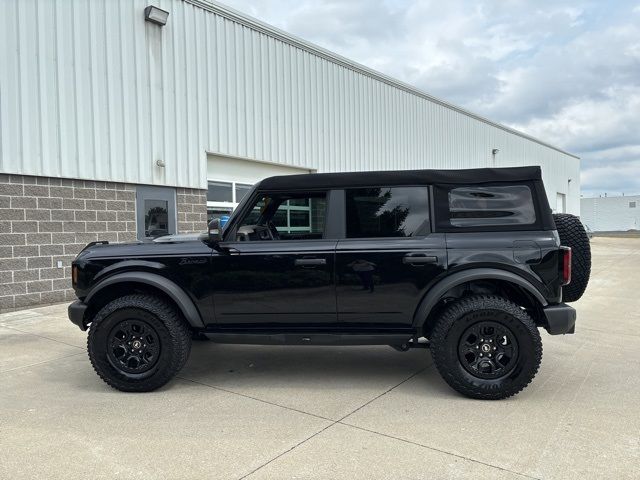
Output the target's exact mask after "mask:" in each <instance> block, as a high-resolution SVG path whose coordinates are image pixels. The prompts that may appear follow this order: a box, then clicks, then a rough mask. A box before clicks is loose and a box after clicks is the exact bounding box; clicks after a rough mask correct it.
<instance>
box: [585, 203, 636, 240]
mask: <svg viewBox="0 0 640 480" xmlns="http://www.w3.org/2000/svg"><path fill="white" fill-rule="evenodd" d="M580 218H581V220H582V223H584V224H585V225H587V226H588V227H589V228H590V229H591V230H593V231H594V232H611V231H622V232H626V231H628V230H640V195H629V196H622V197H596V198H581V199H580Z"/></svg>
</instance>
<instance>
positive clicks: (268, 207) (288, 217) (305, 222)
mask: <svg viewBox="0 0 640 480" xmlns="http://www.w3.org/2000/svg"><path fill="white" fill-rule="evenodd" d="M326 208H327V201H326V194H325V193H314V194H306V195H305V196H299V197H298V196H296V198H291V197H290V196H289V198H286V197H285V198H283V196H282V195H279V194H268V195H264V196H262V197H261V198H258V199H257V201H256V203H255V204H254V206H253V208H252V209H251V211H250V212H248V213H247V215H246V216H245V218H244V219H243V220H242V222H241V225H242V226H253V225H269V224H270V223H273V225H274V226H275V227H276V229H277V233H278V235H279V237H280V240H307V239H320V238H322V236H323V233H324V226H325V215H326Z"/></svg>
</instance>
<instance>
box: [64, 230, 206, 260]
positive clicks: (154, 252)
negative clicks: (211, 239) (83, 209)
mask: <svg viewBox="0 0 640 480" xmlns="http://www.w3.org/2000/svg"><path fill="white" fill-rule="evenodd" d="M170 237H175V238H166V237H161V238H162V240H161V241H150V242H131V243H109V242H100V241H98V242H92V243H89V244H88V245H87V246H86V247H84V249H83V250H82V251H81V252H80V253H79V254H78V255H77V256H76V260H80V259H83V260H90V259H96V258H114V257H116V258H122V259H127V258H132V257H133V258H137V257H159V256H164V255H169V256H173V255H197V254H203V253H210V252H211V247H209V245H207V244H206V243H205V242H204V241H203V239H204V238H206V236H205V237H202V235H201V234H193V235H171V236H170ZM178 237H179V238H178ZM157 240H160V239H157Z"/></svg>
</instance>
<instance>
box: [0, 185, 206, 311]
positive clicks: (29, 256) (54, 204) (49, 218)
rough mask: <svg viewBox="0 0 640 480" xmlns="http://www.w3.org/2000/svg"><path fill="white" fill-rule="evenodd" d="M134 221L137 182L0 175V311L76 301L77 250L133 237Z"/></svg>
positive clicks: (132, 238)
mask: <svg viewBox="0 0 640 480" xmlns="http://www.w3.org/2000/svg"><path fill="white" fill-rule="evenodd" d="M205 205H206V202H205ZM190 208H192V211H193V207H190ZM205 208H206V207H205ZM135 220H136V219H135V185H129V184H123V183H113V182H99V181H89V180H69V179H60V178H48V177H30V176H22V175H7V174H0V311H2V310H5V309H10V308H19V307H26V306H31V305H37V304H44V303H54V302H61V301H66V300H72V299H74V298H75V297H74V295H73V290H71V261H72V260H73V258H74V257H75V256H76V254H77V253H78V252H79V251H80V250H81V249H82V248H83V247H84V246H85V245H86V244H87V243H89V242H92V241H96V240H108V241H110V242H124V241H134V240H136V222H135ZM58 262H60V265H61V266H60V267H59V266H58V265H59V263H58Z"/></svg>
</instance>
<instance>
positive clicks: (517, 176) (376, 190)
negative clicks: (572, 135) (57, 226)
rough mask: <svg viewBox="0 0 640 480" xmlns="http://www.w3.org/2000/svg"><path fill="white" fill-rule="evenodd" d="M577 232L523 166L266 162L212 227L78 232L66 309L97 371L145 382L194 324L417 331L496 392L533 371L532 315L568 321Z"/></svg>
mask: <svg viewBox="0 0 640 480" xmlns="http://www.w3.org/2000/svg"><path fill="white" fill-rule="evenodd" d="M590 262H591V254H590V247H589V239H588V238H587V235H586V233H585V231H584V228H583V227H582V224H581V223H580V221H579V220H578V219H577V217H574V216H572V215H564V214H563V215H553V214H552V212H551V209H550V208H549V204H548V201H547V195H546V193H545V190H544V185H543V183H542V178H541V172H540V169H539V168H538V167H521V168H495V169H472V170H417V171H395V172H360V173H328V174H307V175H292V176H279V177H271V178H267V179H265V180H263V181H261V182H260V183H258V184H257V185H255V186H254V187H253V189H252V190H251V191H250V192H249V193H248V194H247V195H246V196H245V197H244V199H243V201H242V202H241V204H240V205H239V206H238V208H237V209H236V211H235V213H234V214H233V215H232V217H231V218H230V219H229V221H228V223H227V224H226V225H225V226H224V228H223V229H222V228H220V222H219V220H218V219H214V220H212V222H211V223H210V225H209V231H208V233H204V234H202V235H200V236H197V235H194V236H193V237H192V238H190V239H189V238H187V239H185V238H184V237H181V236H168V237H160V238H158V239H156V240H155V241H152V242H146V243H143V242H140V243H133V244H115V245H111V244H108V242H94V243H92V244H89V245H87V247H85V249H84V250H83V251H82V252H81V253H80V254H79V255H78V256H77V257H76V259H75V260H74V262H73V268H72V277H73V278H72V281H73V288H74V289H75V291H76V294H77V296H78V300H77V301H76V302H74V303H73V304H71V305H70V306H69V317H70V319H71V321H72V322H73V323H74V324H76V325H78V326H79V327H80V328H81V329H82V330H86V329H87V328H89V335H88V350H89V358H90V360H91V363H92V364H93V367H94V368H95V370H96V372H97V373H98V375H99V376H100V377H101V378H102V379H103V380H104V381H105V382H107V383H108V384H109V385H111V386H113V387H115V388H117V389H120V390H124V391H150V390H154V389H156V388H158V387H160V386H162V385H164V384H165V383H166V382H168V381H169V380H170V379H171V378H172V377H173V376H174V375H175V374H176V373H177V372H178V371H179V370H180V369H181V368H182V367H183V366H184V364H185V362H186V361H187V358H188V356H189V352H190V348H191V341H192V339H193V338H205V337H207V338H209V339H211V340H213V341H215V342H220V343H244V344H292V345H390V346H392V347H395V348H396V349H398V350H407V349H409V348H419V347H422V348H430V349H431V353H432V356H433V359H434V362H435V365H436V367H437V368H438V370H439V371H440V374H441V375H442V376H443V377H444V379H445V380H446V381H447V383H448V384H449V385H450V386H451V387H453V388H454V389H456V390H457V391H458V392H461V393H462V394H464V395H467V396H470V397H473V398H480V399H500V398H505V397H509V396H511V395H514V394H516V393H518V392H519V391H520V390H522V389H523V388H524V387H526V386H527V385H528V384H529V382H531V380H532V379H533V377H534V375H535V374H536V372H537V371H538V367H539V365H540V361H541V357H542V344H541V339H540V334H539V328H540V327H542V328H544V329H546V330H547V332H549V333H550V334H551V335H558V334H565V333H573V331H574V324H575V320H576V313H575V310H574V309H573V308H571V307H570V306H568V305H567V304H566V303H563V302H571V301H575V300H577V299H578V298H579V297H580V296H581V295H582V293H583V292H584V290H585V288H586V285H587V282H588V279H589V272H590V265H591V263H590Z"/></svg>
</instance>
